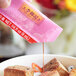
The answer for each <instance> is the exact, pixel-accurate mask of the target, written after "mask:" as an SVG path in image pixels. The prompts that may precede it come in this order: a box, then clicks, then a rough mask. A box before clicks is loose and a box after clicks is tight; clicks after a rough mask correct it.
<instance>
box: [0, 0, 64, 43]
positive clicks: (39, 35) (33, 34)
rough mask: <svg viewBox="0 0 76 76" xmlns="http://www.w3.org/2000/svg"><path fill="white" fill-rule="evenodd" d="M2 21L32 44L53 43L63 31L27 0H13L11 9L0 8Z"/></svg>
mask: <svg viewBox="0 0 76 76" xmlns="http://www.w3.org/2000/svg"><path fill="white" fill-rule="evenodd" d="M0 21H2V22H4V23H5V24H7V25H8V26H9V27H11V28H12V29H13V30H15V31H16V32H17V33H18V34H19V35H21V36H22V37H23V38H24V39H26V40H27V41H28V42H30V43H41V42H53V41H55V40H56V38H57V37H58V36H59V35H60V33H61V32H62V30H63V29H62V28H61V27H59V26H58V25H57V24H55V23H54V22H53V21H51V20H50V19H48V18H47V17H46V16H45V15H43V14H42V13H41V12H40V11H39V10H37V9H36V8H35V7H34V6H33V5H31V4H30V3H29V2H27V1H26V0H12V2H11V5H10V7H8V8H5V9H1V8H0Z"/></svg>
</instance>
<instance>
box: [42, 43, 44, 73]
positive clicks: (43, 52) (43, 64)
mask: <svg viewBox="0 0 76 76" xmlns="http://www.w3.org/2000/svg"><path fill="white" fill-rule="evenodd" d="M42 45H43V66H44V43H43V44H42ZM43 72H44V68H43Z"/></svg>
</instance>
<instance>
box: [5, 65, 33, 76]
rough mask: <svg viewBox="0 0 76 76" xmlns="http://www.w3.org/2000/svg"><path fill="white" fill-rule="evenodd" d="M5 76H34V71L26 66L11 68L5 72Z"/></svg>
mask: <svg viewBox="0 0 76 76" xmlns="http://www.w3.org/2000/svg"><path fill="white" fill-rule="evenodd" d="M4 76H34V71H33V70H32V69H31V68H29V67H25V66H10V67H7V68H6V69H5V70H4Z"/></svg>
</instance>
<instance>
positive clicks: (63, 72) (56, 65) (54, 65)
mask: <svg viewBox="0 0 76 76" xmlns="http://www.w3.org/2000/svg"><path fill="white" fill-rule="evenodd" d="M43 69H44V72H46V71H53V70H57V71H58V72H59V74H60V76H69V73H68V71H67V69H66V68H65V67H64V66H63V65H62V64H61V63H60V62H59V61H58V60H57V59H56V58H54V59H52V60H51V61H50V62H48V63H47V64H46V65H44V67H43Z"/></svg>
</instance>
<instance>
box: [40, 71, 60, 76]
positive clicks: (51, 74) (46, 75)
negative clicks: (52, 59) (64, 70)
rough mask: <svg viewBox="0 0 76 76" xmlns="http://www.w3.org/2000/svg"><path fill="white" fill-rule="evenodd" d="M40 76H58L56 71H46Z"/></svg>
mask: <svg viewBox="0 0 76 76" xmlns="http://www.w3.org/2000/svg"><path fill="white" fill-rule="evenodd" d="M40 76H60V75H59V73H58V71H57V70H53V71H47V72H44V73H42V74H41V75H40Z"/></svg>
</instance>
